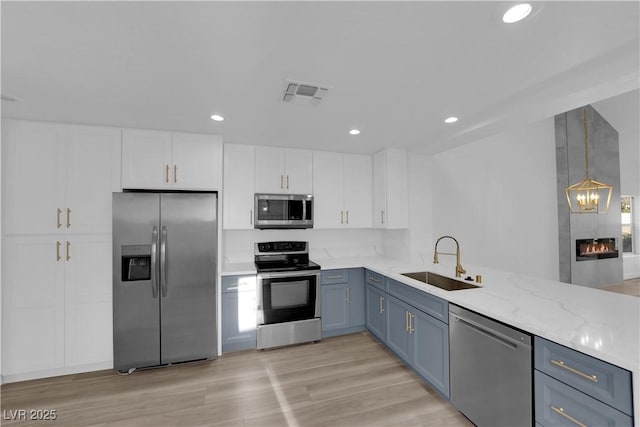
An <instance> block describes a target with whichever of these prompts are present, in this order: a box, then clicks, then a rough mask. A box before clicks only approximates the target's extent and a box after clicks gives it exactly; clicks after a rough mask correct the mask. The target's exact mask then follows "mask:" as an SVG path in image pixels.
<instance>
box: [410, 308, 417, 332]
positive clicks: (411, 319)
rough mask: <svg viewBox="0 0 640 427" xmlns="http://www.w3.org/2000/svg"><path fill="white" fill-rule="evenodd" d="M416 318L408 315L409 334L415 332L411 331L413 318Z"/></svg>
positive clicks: (413, 315)
mask: <svg viewBox="0 0 640 427" xmlns="http://www.w3.org/2000/svg"><path fill="white" fill-rule="evenodd" d="M414 317H416V316H415V314H412V313H409V333H410V334H412V333H414V332H415V329H413V318H414Z"/></svg>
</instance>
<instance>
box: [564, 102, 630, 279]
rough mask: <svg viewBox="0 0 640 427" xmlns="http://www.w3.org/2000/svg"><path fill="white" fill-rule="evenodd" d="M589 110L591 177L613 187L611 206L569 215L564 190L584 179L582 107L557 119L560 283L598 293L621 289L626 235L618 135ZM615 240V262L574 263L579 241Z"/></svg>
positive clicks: (603, 260) (610, 259) (588, 108)
mask: <svg viewBox="0 0 640 427" xmlns="http://www.w3.org/2000/svg"><path fill="white" fill-rule="evenodd" d="M585 108H587V131H588V141H589V176H590V178H592V179H595V180H597V181H600V182H605V183H607V184H610V185H613V191H612V193H611V205H610V206H609V211H608V212H607V213H606V214H605V213H587V214H570V213H569V207H568V205H567V198H566V196H565V192H564V189H565V187H567V186H568V185H571V184H574V183H576V182H578V181H581V180H582V179H584V176H585V163H584V130H583V115H582V114H583V113H582V110H583V107H580V108H577V109H575V110H572V111H568V112H566V113H563V114H559V115H557V116H556V117H555V129H556V171H557V183H558V186H557V187H558V188H557V190H558V191H557V195H558V245H559V254H560V260H559V267H560V281H562V282H567V283H574V284H577V285H584V286H590V287H599V286H603V285H609V284H617V283H622V280H623V273H622V231H621V225H620V152H619V147H618V132H617V131H616V130H615V129H614V128H613V127H612V126H611V125H610V124H609V123H608V122H607V121H606V120H605V119H604V118H603V117H602V116H601V115H600V114H599V113H598V112H597V111H596V110H595V109H594V108H593V107H592V106H590V105H588V106H586V107H585ZM606 237H614V238H615V239H616V243H617V249H618V251H619V254H620V256H618V257H617V258H606V259H594V260H592V261H584V262H578V261H577V260H576V244H575V242H576V240H577V239H598V238H606Z"/></svg>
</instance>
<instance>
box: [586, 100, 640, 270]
mask: <svg viewBox="0 0 640 427" xmlns="http://www.w3.org/2000/svg"><path fill="white" fill-rule="evenodd" d="M593 108H595V109H596V110H597V111H598V112H599V113H600V114H601V115H602V117H604V118H605V119H606V120H607V121H608V122H609V123H610V124H611V126H613V127H614V128H615V129H616V130H617V131H618V143H619V147H620V194H621V195H624V196H633V197H634V204H633V206H632V212H633V219H632V221H633V240H634V252H635V253H633V254H630V253H625V254H624V255H623V258H622V263H623V271H624V272H623V275H624V279H625V280H626V279H631V278H633V277H640V120H638V118H639V117H640V111H639V110H640V90H634V91H631V92H627V93H623V94H622V95H618V96H614V97H613V98H608V99H605V100H602V101H599V102H596V103H594V104H593Z"/></svg>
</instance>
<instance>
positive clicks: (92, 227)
mask: <svg viewBox="0 0 640 427" xmlns="http://www.w3.org/2000/svg"><path fill="white" fill-rule="evenodd" d="M120 147H121V131H120V129H114V128H100V127H89V126H70V127H69V140H68V144H67V161H66V165H67V176H66V187H67V197H66V202H65V204H64V208H63V211H64V212H63V223H64V224H63V227H64V229H65V231H68V232H72V233H110V232H111V223H112V218H111V217H112V216H111V199H112V192H114V191H120V190H121V188H120Z"/></svg>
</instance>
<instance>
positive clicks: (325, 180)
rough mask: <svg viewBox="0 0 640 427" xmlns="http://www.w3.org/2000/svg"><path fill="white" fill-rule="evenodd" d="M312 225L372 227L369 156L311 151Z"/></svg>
mask: <svg viewBox="0 0 640 427" xmlns="http://www.w3.org/2000/svg"><path fill="white" fill-rule="evenodd" d="M313 189H314V193H313V194H314V228H345V227H347V228H368V227H371V226H372V215H371V209H372V176H371V156H367V155H356V154H340V153H328V152H322V151H316V152H314V153H313Z"/></svg>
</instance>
